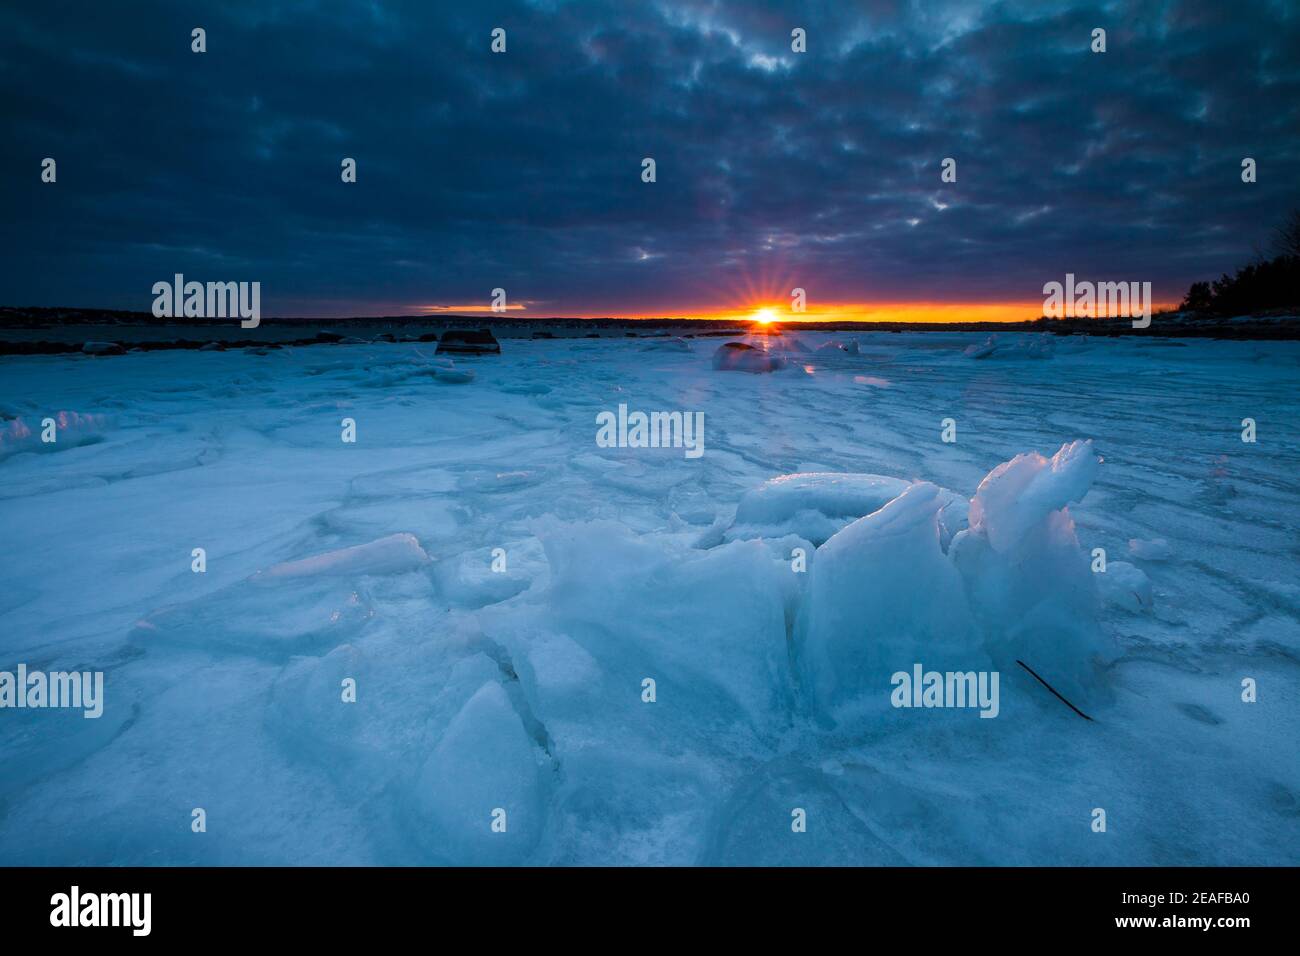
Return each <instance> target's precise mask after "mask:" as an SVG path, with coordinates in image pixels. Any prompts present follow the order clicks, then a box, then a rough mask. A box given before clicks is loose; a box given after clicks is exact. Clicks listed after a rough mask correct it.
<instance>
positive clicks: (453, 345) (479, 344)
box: [438, 329, 501, 355]
mask: <svg viewBox="0 0 1300 956" xmlns="http://www.w3.org/2000/svg"><path fill="white" fill-rule="evenodd" d="M442 352H452V353H456V354H459V355H499V354H500V353H501V343H499V342H498V341H497V340H496V336H494V335H493V334H492V332H491V330H490V329H448V330H447V331H446V332H443V333H442V339H441V340H440V341H439V342H438V353H442Z"/></svg>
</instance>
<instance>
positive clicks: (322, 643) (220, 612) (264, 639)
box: [130, 577, 374, 659]
mask: <svg viewBox="0 0 1300 956" xmlns="http://www.w3.org/2000/svg"><path fill="white" fill-rule="evenodd" d="M373 615H374V610H373V608H372V607H371V604H370V600H369V597H368V596H367V595H365V594H364V593H363V592H361V591H358V590H356V589H354V588H352V587H350V586H346V585H344V584H342V583H340V582H339V581H338V580H337V579H334V578H329V577H323V578H317V577H306V578H289V579H285V580H281V581H279V582H278V585H277V586H276V587H255V586H253V585H252V583H251V579H248V580H244V581H240V582H237V583H235V584H232V585H229V586H227V587H224V588H221V589H220V590H217V591H214V592H212V593H211V594H208V595H205V596H203V597H201V598H197V599H195V600H193V601H189V602H186V603H184V604H175V605H171V606H169V607H164V608H160V609H159V610H156V611H154V612H152V613H151V614H149V615H148V616H146V617H145V618H143V619H142V620H140V621H137V622H136V625H135V627H134V628H133V629H132V630H131V633H130V639H131V641H132V642H133V643H135V644H138V645H139V646H141V647H145V648H152V647H156V646H159V645H163V644H166V645H171V646H174V647H181V648H185V649H190V650H203V651H223V650H225V651H229V650H234V651H238V652H242V653H247V654H252V655H255V656H261V657H271V658H280V659H286V658H287V657H289V656H290V655H291V654H301V653H305V652H308V651H311V650H315V649H325V648H330V647H335V646H337V645H339V644H342V643H344V642H346V641H351V640H354V639H355V638H356V636H357V635H358V633H359V631H360V630H361V628H362V626H363V625H364V624H365V623H366V622H367V621H369V620H370V618H371V617H372V616H373Z"/></svg>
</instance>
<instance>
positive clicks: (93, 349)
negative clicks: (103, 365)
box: [81, 342, 126, 355]
mask: <svg viewBox="0 0 1300 956" xmlns="http://www.w3.org/2000/svg"><path fill="white" fill-rule="evenodd" d="M81 351H83V352H84V353H86V354H87V355H125V354H126V349H124V348H122V346H120V345H118V344H117V343H116V342H87V343H86V344H85V345H83V346H82V347H81Z"/></svg>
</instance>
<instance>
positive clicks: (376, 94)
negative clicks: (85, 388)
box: [0, 0, 1300, 314]
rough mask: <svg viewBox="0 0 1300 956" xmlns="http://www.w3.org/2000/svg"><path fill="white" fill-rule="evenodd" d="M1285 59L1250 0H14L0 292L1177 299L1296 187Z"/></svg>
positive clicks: (1299, 101)
mask: <svg viewBox="0 0 1300 956" xmlns="http://www.w3.org/2000/svg"><path fill="white" fill-rule="evenodd" d="M195 26H203V27H204V28H206V30H207V33H208V52H207V53H206V54H203V55H196V54H192V53H190V52H189V34H190V30H191V28H192V27H195ZM496 26H501V27H504V28H505V29H506V30H507V31H508V44H509V50H508V52H507V53H506V54H505V55H500V56H496V55H492V54H491V53H490V52H489V51H488V43H489V34H490V31H491V30H492V28H493V27H496ZM796 26H801V27H804V28H805V29H807V31H808V48H809V49H808V53H807V54H804V55H795V54H793V53H791V52H790V48H789V34H790V30H791V29H792V28H793V27H796ZM1098 26H1100V27H1104V28H1105V29H1106V30H1107V31H1108V52H1107V53H1106V54H1104V55H1094V54H1092V53H1090V52H1089V50H1088V42H1089V35H1090V31H1091V30H1092V29H1093V28H1094V27H1098ZM1297 51H1300V18H1298V17H1297V15H1296V14H1295V12H1294V11H1293V9H1292V7H1291V5H1290V4H1289V3H1287V2H1278V3H1269V2H1267V0H1260V2H1251V3H1245V4H1231V5H1230V4H1225V3H1222V2H1218V0H1215V2H1135V3H1130V4H1119V3H1108V4H1100V5H1096V4H1093V5H1087V6H1075V5H1071V4H1053V3H1049V2H1046V0H1033V2H1023V3H1005V4H1000V5H993V6H989V5H987V4H982V3H975V2H921V0H916V2H902V0H897V2H857V3H854V2H847V0H834V2H832V0H827V2H823V3H811V4H803V3H774V2H770V3H753V2H750V3H739V2H737V3H734V4H731V3H726V4H724V3H713V2H704V0H683V2H662V3H658V4H652V3H640V2H638V3H631V2H627V0H610V2H599V3H597V2H576V3H567V2H559V0H555V2H550V3H520V2H491V0H487V2H481V3H461V2H455V3H441V2H438V3H430V2H410V3H396V2H394V3H384V2H377V0H376V2H371V3H361V2H355V3H346V4H345V3H332V2H326V0H321V2H318V3H306V2H304V3H285V2H274V0H259V2H250V3H231V2H225V3H220V4H217V3H212V4H202V5H198V4H196V5H190V6H187V5H184V4H176V3H172V2H165V0H155V2H144V0H141V2H133V3H131V4H129V5H127V4H98V3H89V2H87V3H77V4H60V3H44V4H31V5H25V6H24V7H23V8H21V9H19V8H8V9H6V10H5V11H4V12H3V13H0V87H2V88H3V90H4V105H3V106H2V107H0V111H2V114H0V115H3V120H4V128H5V130H6V135H5V140H6V144H7V145H6V148H5V149H4V150H3V154H2V155H0V177H2V181H3V189H2V190H0V203H3V207H4V208H3V216H4V227H3V228H4V230H5V235H6V236H7V239H8V241H7V242H6V250H5V255H4V257H3V260H0V301H3V302H4V303H7V304H49V305H54V304H59V305H86V306H104V307H117V308H147V307H148V305H149V302H150V301H151V295H150V293H149V289H150V287H151V285H152V284H153V283H154V282H155V281H158V280H159V279H165V278H168V277H170V276H171V275H172V274H173V273H175V272H184V273H186V275H187V276H190V277H192V278H198V279H248V280H253V279H256V280H260V281H261V282H262V284H263V302H264V310H265V311H266V312H267V313H269V314H310V313H315V314H340V313H342V314H349V313H354V312H376V311H411V310H412V309H413V308H414V307H415V306H417V305H419V304H421V303H464V302H482V303H486V301H487V299H488V296H489V294H490V290H491V289H492V288H493V287H495V286H504V287H505V288H506V289H507V290H508V292H509V294H510V296H511V298H512V299H515V300H531V301H533V302H535V303H537V304H536V305H535V306H534V307H533V309H532V310H531V311H534V312H540V313H542V314H573V313H590V312H592V311H599V312H609V313H617V312H656V311H663V312H678V311H680V310H681V309H682V308H684V307H686V306H687V305H688V304H690V305H705V304H713V305H715V306H718V307H728V306H736V305H738V304H740V302H738V299H743V298H745V297H746V296H748V295H752V294H753V293H755V292H767V293H776V294H779V293H782V292H784V291H785V290H787V289H788V288H789V285H790V284H798V285H802V286H804V287H806V288H808V290H809V292H810V295H811V296H813V298H814V299H819V300H821V301H829V300H836V301H864V300H866V301H870V300H886V301H888V300H909V299H924V300H941V299H942V300H968V299H994V300H998V299H1010V300H1029V299H1034V298H1036V297H1038V296H1039V294H1040V293H1039V290H1040V289H1041V286H1042V283H1043V282H1045V281H1047V280H1049V279H1052V278H1057V277H1059V276H1061V275H1062V274H1063V273H1064V272H1066V271H1072V272H1075V273H1077V274H1080V275H1087V276H1095V277H1099V278H1115V279H1118V278H1132V279H1149V280H1152V281H1153V282H1154V283H1155V285H1156V293H1157V298H1160V299H1171V298H1176V297H1177V296H1178V295H1180V294H1181V292H1182V291H1183V289H1184V288H1185V286H1186V284H1187V283H1188V282H1189V281H1191V280H1192V279H1198V278H1205V277H1209V276H1213V275H1216V274H1217V273H1218V272H1220V271H1223V270H1225V269H1229V268H1231V267H1233V266H1235V265H1238V264H1240V263H1241V262H1242V261H1243V260H1244V259H1245V258H1246V257H1248V256H1249V255H1250V254H1251V253H1252V252H1253V251H1254V250H1255V249H1256V248H1260V247H1262V246H1264V244H1266V242H1267V241H1268V234H1269V230H1270V228H1271V226H1272V224H1273V223H1274V222H1275V221H1276V220H1277V219H1278V217H1279V215H1280V213H1281V212H1283V211H1284V210H1285V209H1287V208H1289V207H1290V206H1294V205H1297V204H1300V198H1297V190H1296V188H1295V183H1296V170H1297V163H1298V162H1300V63H1298V61H1297ZM45 156H52V157H54V158H56V159H57V160H58V173H59V181H58V184H57V185H55V186H46V185H42V184H41V183H40V182H39V169H40V161H41V159H42V158H43V157H45ZM344 156H352V157H355V158H356V159H357V161H358V164H359V177H358V179H359V181H358V183H357V184H356V185H344V184H342V183H341V182H340V181H339V162H340V160H341V159H342V158H343V157H344ZM644 156H653V157H654V158H655V159H656V161H657V164H658V182H657V183H655V184H653V185H646V184H643V183H642V182H641V181H640V162H641V159H642V157H644ZM945 156H952V157H954V158H956V159H957V161H958V171H959V175H958V182H957V183H956V184H950V185H944V184H941V183H940V181H939V163H940V161H941V160H942V159H943V157H945ZM1244 156H1252V157H1254V158H1255V159H1256V160H1257V161H1258V163H1259V182H1258V183H1256V184H1254V185H1245V184H1242V183H1241V181H1240V175H1239V170H1240V163H1241V159H1242V157H1244Z"/></svg>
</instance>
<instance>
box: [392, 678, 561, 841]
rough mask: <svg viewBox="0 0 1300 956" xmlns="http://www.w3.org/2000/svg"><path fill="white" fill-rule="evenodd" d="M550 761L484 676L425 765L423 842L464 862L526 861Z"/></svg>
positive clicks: (417, 798) (538, 824)
mask: <svg viewBox="0 0 1300 956" xmlns="http://www.w3.org/2000/svg"><path fill="white" fill-rule="evenodd" d="M544 762H545V756H544V755H541V754H539V753H538V751H537V747H536V745H535V743H534V741H533V740H532V738H530V737H529V736H528V733H527V731H525V730H524V725H523V723H522V721H521V720H520V719H519V715H518V713H517V712H516V711H515V709H514V708H513V707H512V706H511V704H510V698H509V697H508V696H507V695H506V692H505V690H504V689H503V688H502V687H501V685H500V684H499V683H496V682H495V681H492V682H488V683H486V684H484V685H483V686H482V687H481V688H479V690H478V692H477V693H476V694H475V695H474V696H473V697H471V698H470V699H469V701H468V702H466V704H465V706H464V707H462V708H461V710H460V713H458V714H457V715H456V716H455V718H454V719H453V720H452V722H451V724H450V725H449V726H448V727H447V729H446V731H445V732H444V733H443V735H442V739H441V740H440V741H439V742H438V745H437V747H436V748H435V749H434V751H433V753H432V754H431V755H430V756H429V759H428V760H427V761H426V762H425V764H424V766H423V767H422V768H421V770H420V774H419V778H418V780H417V781H416V784H415V794H414V803H415V807H416V812H417V813H418V814H419V818H420V824H421V825H420V826H418V827H417V828H416V833H417V834H418V835H419V838H420V839H421V842H423V843H424V844H425V845H426V846H427V847H428V848H429V849H430V850H431V851H432V852H433V853H435V854H437V855H438V856H439V857H440V858H442V859H445V860H447V861H448V862H451V863H455V864H460V865H489V866H492V865H495V866H502V865H507V864H512V863H514V864H517V863H522V862H524V861H525V860H526V859H527V858H528V855H529V853H531V852H532V850H533V848H534V847H535V846H536V844H537V841H538V838H539V837H540V836H541V830H542V824H543V823H544V816H543V811H544V780H543V778H542V770H541V767H542V765H543V764H544ZM494 825H495V827H494Z"/></svg>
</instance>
